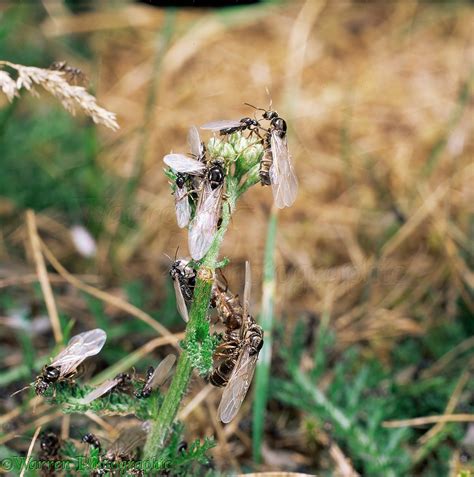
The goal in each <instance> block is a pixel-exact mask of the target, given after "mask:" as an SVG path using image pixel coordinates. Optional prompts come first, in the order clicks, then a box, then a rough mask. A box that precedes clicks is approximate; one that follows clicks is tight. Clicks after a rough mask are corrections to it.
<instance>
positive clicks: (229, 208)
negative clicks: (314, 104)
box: [144, 177, 239, 459]
mask: <svg viewBox="0 0 474 477" xmlns="http://www.w3.org/2000/svg"><path fill="white" fill-rule="evenodd" d="M237 187H238V184H237V181H236V179H234V178H233V177H228V178H227V199H226V201H225V203H224V205H223V207H222V223H221V225H220V228H219V230H218V231H217V233H216V236H215V238H214V242H213V243H212V245H211V248H210V249H209V251H208V252H207V254H206V256H205V257H204V259H203V262H202V264H201V266H200V268H199V270H198V275H197V280H196V286H195V289H194V297H193V304H192V306H191V311H190V313H189V322H188V324H187V326H186V338H185V340H184V345H183V348H184V349H183V351H182V353H181V355H180V357H179V359H178V364H177V366H176V372H175V374H174V376H173V380H172V382H171V385H170V388H169V390H168V393H167V394H166V396H165V399H164V401H163V404H162V406H161V408H160V410H159V412H158V416H157V418H156V419H155V420H154V421H153V423H152V426H151V429H150V432H149V434H148V438H147V441H146V444H145V450H144V457H145V459H154V458H156V457H157V456H158V455H159V453H160V450H161V449H162V448H163V446H164V444H165V442H166V439H167V437H168V435H169V432H170V430H171V427H172V425H173V423H174V421H175V419H176V415H177V413H178V409H179V406H180V404H181V400H182V399H183V396H184V394H185V392H186V390H187V388H188V383H189V380H190V378H191V374H192V371H193V367H192V363H191V359H190V357H189V354H188V352H187V351H186V348H187V345H188V344H190V343H198V344H199V343H202V342H203V341H204V340H205V339H206V338H208V337H209V333H210V331H209V321H208V319H207V311H208V308H209V301H210V298H211V289H212V284H213V279H212V277H213V276H214V271H215V268H216V265H217V258H218V256H219V249H220V246H221V244H222V240H223V239H224V235H225V233H226V230H227V228H228V226H229V223H230V218H231V216H232V212H233V211H234V208H235V203H236V200H237V197H238V195H239V193H238V189H237ZM209 272H211V273H210V274H209ZM205 274H208V276H210V278H208V277H206V276H205Z"/></svg>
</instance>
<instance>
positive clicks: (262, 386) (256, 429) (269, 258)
mask: <svg viewBox="0 0 474 477" xmlns="http://www.w3.org/2000/svg"><path fill="white" fill-rule="evenodd" d="M276 232H277V211H276V209H275V208H273V210H272V213H271V215H270V220H269V222H268V231H267V242H266V245H265V256H264V262H263V297H262V311H261V314H260V325H261V326H262V328H263V331H264V333H265V336H264V339H265V344H264V346H263V348H262V351H261V353H260V358H259V361H258V365H257V369H256V373H255V399H254V401H253V421H252V422H253V429H252V434H253V436H252V437H253V439H252V442H253V457H254V460H255V463H260V461H261V458H262V452H261V450H262V437H263V426H264V422H265V408H266V405H267V400H268V380H269V376H270V364H271V359H272V329H273V308H274V299H275V244H276Z"/></svg>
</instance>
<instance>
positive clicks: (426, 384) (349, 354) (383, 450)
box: [271, 318, 474, 476]
mask: <svg viewBox="0 0 474 477" xmlns="http://www.w3.org/2000/svg"><path fill="white" fill-rule="evenodd" d="M325 322H326V320H325V319H324V318H323V320H322V323H321V325H320V327H319V330H318V333H317V336H316V340H315V343H314V349H313V351H312V353H313V363H314V366H313V367H312V368H311V369H309V370H308V371H306V372H303V371H302V370H301V366H300V361H301V359H302V357H303V353H307V352H308V349H306V350H305V345H304V343H305V337H306V334H307V330H306V329H305V326H304V323H303V321H300V322H299V323H298V324H297V325H296V327H295V329H294V332H293V335H292V337H291V339H290V342H289V343H288V344H287V346H286V347H284V348H282V349H281V351H280V355H281V357H282V358H283V361H284V363H285V365H286V378H284V379H282V378H276V379H273V380H272V381H271V393H272V395H273V397H275V398H276V399H277V400H279V401H281V402H282V403H284V404H286V405H288V406H290V407H294V408H296V409H300V410H303V411H304V412H305V413H307V414H308V415H310V416H312V417H313V418H316V422H318V423H319V425H320V426H321V428H322V427H323V426H324V424H325V423H326V424H327V423H329V424H330V425H331V429H332V431H331V434H332V436H333V437H334V439H335V441H336V442H337V443H338V444H339V445H340V446H341V447H342V448H343V449H345V452H346V454H347V455H348V457H349V458H350V459H351V460H352V462H353V465H354V467H355V468H356V470H357V471H359V472H360V473H361V474H362V475H367V476H379V475H384V476H388V475H393V476H405V475H412V474H413V473H420V472H421V475H429V476H438V475H439V476H441V475H446V472H447V463H448V462H449V459H450V458H451V454H452V452H453V447H452V442H459V441H460V440H462V437H463V435H464V432H465V431H464V429H463V426H462V425H460V424H453V423H452V424H448V425H446V426H445V427H444V429H443V431H442V432H440V433H439V434H437V436H436V437H435V438H433V439H431V440H429V441H428V442H427V443H426V444H425V445H424V446H421V447H420V448H418V450H417V451H416V452H415V451H414V449H413V447H416V446H417V442H416V439H417V438H418V437H419V436H420V435H421V434H423V433H425V432H426V429H416V428H414V429H411V428H395V429H392V428H385V427H384V426H383V422H384V421H389V420H396V419H405V418H410V417H420V416H425V415H433V414H442V413H443V412H444V408H445V406H446V404H447V402H448V400H449V398H450V396H451V393H452V392H453V388H454V385H455V384H456V381H457V377H458V376H459V375H460V372H461V371H462V370H463V369H464V367H465V366H466V361H463V363H460V362H459V363H458V366H457V368H456V369H457V371H456V374H454V375H453V374H451V373H449V374H448V375H445V374H437V375H435V376H432V377H425V378H421V377H420V373H419V371H417V370H416V369H415V370H413V373H414V374H413V377H412V379H409V380H401V379H397V375H398V373H402V372H403V371H406V367H407V366H408V365H410V366H412V363H417V362H418V363H419V362H422V361H421V357H422V356H423V355H425V356H431V357H432V358H433V359H436V358H439V357H440V356H441V355H442V354H443V352H444V351H446V350H448V349H451V348H452V347H453V346H455V343H456V342H458V341H459V340H461V339H463V338H464V339H465V338H466V336H464V337H463V336H461V335H460V333H459V332H458V331H456V328H457V327H456V326H454V330H453V329H449V328H451V325H450V326H447V325H445V326H443V327H442V329H433V330H432V331H431V332H430V333H429V334H428V336H426V337H425V338H424V341H423V342H421V341H420V340H419V339H410V340H406V341H405V342H404V343H402V344H401V345H400V346H398V347H396V350H395V351H394V354H393V357H392V360H393V366H394V368H395V369H385V368H384V367H383V366H382V365H381V364H380V362H379V361H377V360H376V359H371V358H363V357H362V355H361V353H360V351H359V350H358V349H357V348H351V349H349V350H347V351H346V352H345V353H344V354H343V355H342V357H341V358H340V359H338V361H337V362H336V363H333V362H331V355H332V347H333V344H334V342H335V341H334V340H335V337H334V334H333V333H332V332H331V331H330V330H329V329H328V328H327V327H326V324H325ZM438 336H444V342H443V343H441V341H438ZM328 374H329V375H330V376H331V379H330V382H329V385H327V387H325V388H324V389H322V388H321V387H320V386H319V382H320V380H321V378H322V377H323V376H327V375H328ZM453 378H454V379H453ZM473 389H474V385H473V384H472V383H469V384H468V385H467V386H466V389H465V392H466V396H469V393H472V390H473ZM466 399H467V402H464V403H463V406H468V410H466V409H465V410H464V412H472V411H473V410H474V403H472V402H469V399H468V398H467V397H466ZM410 448H411V449H410ZM410 450H411V452H410ZM420 469H422V470H420Z"/></svg>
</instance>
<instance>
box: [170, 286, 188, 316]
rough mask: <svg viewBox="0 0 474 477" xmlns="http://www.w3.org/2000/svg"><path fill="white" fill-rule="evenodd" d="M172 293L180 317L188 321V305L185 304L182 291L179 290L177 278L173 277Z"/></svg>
mask: <svg viewBox="0 0 474 477" xmlns="http://www.w3.org/2000/svg"><path fill="white" fill-rule="evenodd" d="M173 286H174V293H175V295H176V306H177V308H178V311H179V314H180V315H181V318H183V320H184V321H185V322H186V323H187V322H188V321H189V315H188V307H187V306H186V301H185V300H184V296H183V291H182V290H181V284H180V283H179V280H178V279H177V278H176V279H173Z"/></svg>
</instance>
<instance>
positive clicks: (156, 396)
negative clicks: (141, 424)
mask: <svg viewBox="0 0 474 477" xmlns="http://www.w3.org/2000/svg"><path fill="white" fill-rule="evenodd" d="M142 386H143V383H137V382H134V390H135V391H138V390H140V389H141V387H142ZM93 389H94V388H93V387H91V386H87V385H78V384H74V385H69V384H68V383H59V384H56V385H54V384H53V385H51V386H50V388H49V389H48V390H47V391H46V393H45V398H46V399H47V400H48V401H49V402H50V403H51V404H56V405H60V406H61V410H62V411H63V412H64V413H65V414H72V413H85V412H87V411H92V412H94V413H96V414H107V415H111V414H119V415H126V414H134V415H135V416H136V417H137V418H138V419H141V420H147V419H151V418H153V417H154V415H155V410H156V408H159V407H160V405H161V402H162V401H163V398H162V396H161V395H160V393H159V391H153V393H152V395H151V396H150V397H148V398H144V399H138V398H136V397H135V396H134V395H133V393H123V392H120V391H118V390H113V391H112V392H109V393H107V394H105V395H104V396H102V397H100V398H98V399H96V400H94V401H92V402H91V403H90V404H87V405H85V404H81V403H80V402H79V400H80V399H82V398H84V397H85V396H86V395H87V394H88V393H89V392H91V391H92V390H93Z"/></svg>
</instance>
